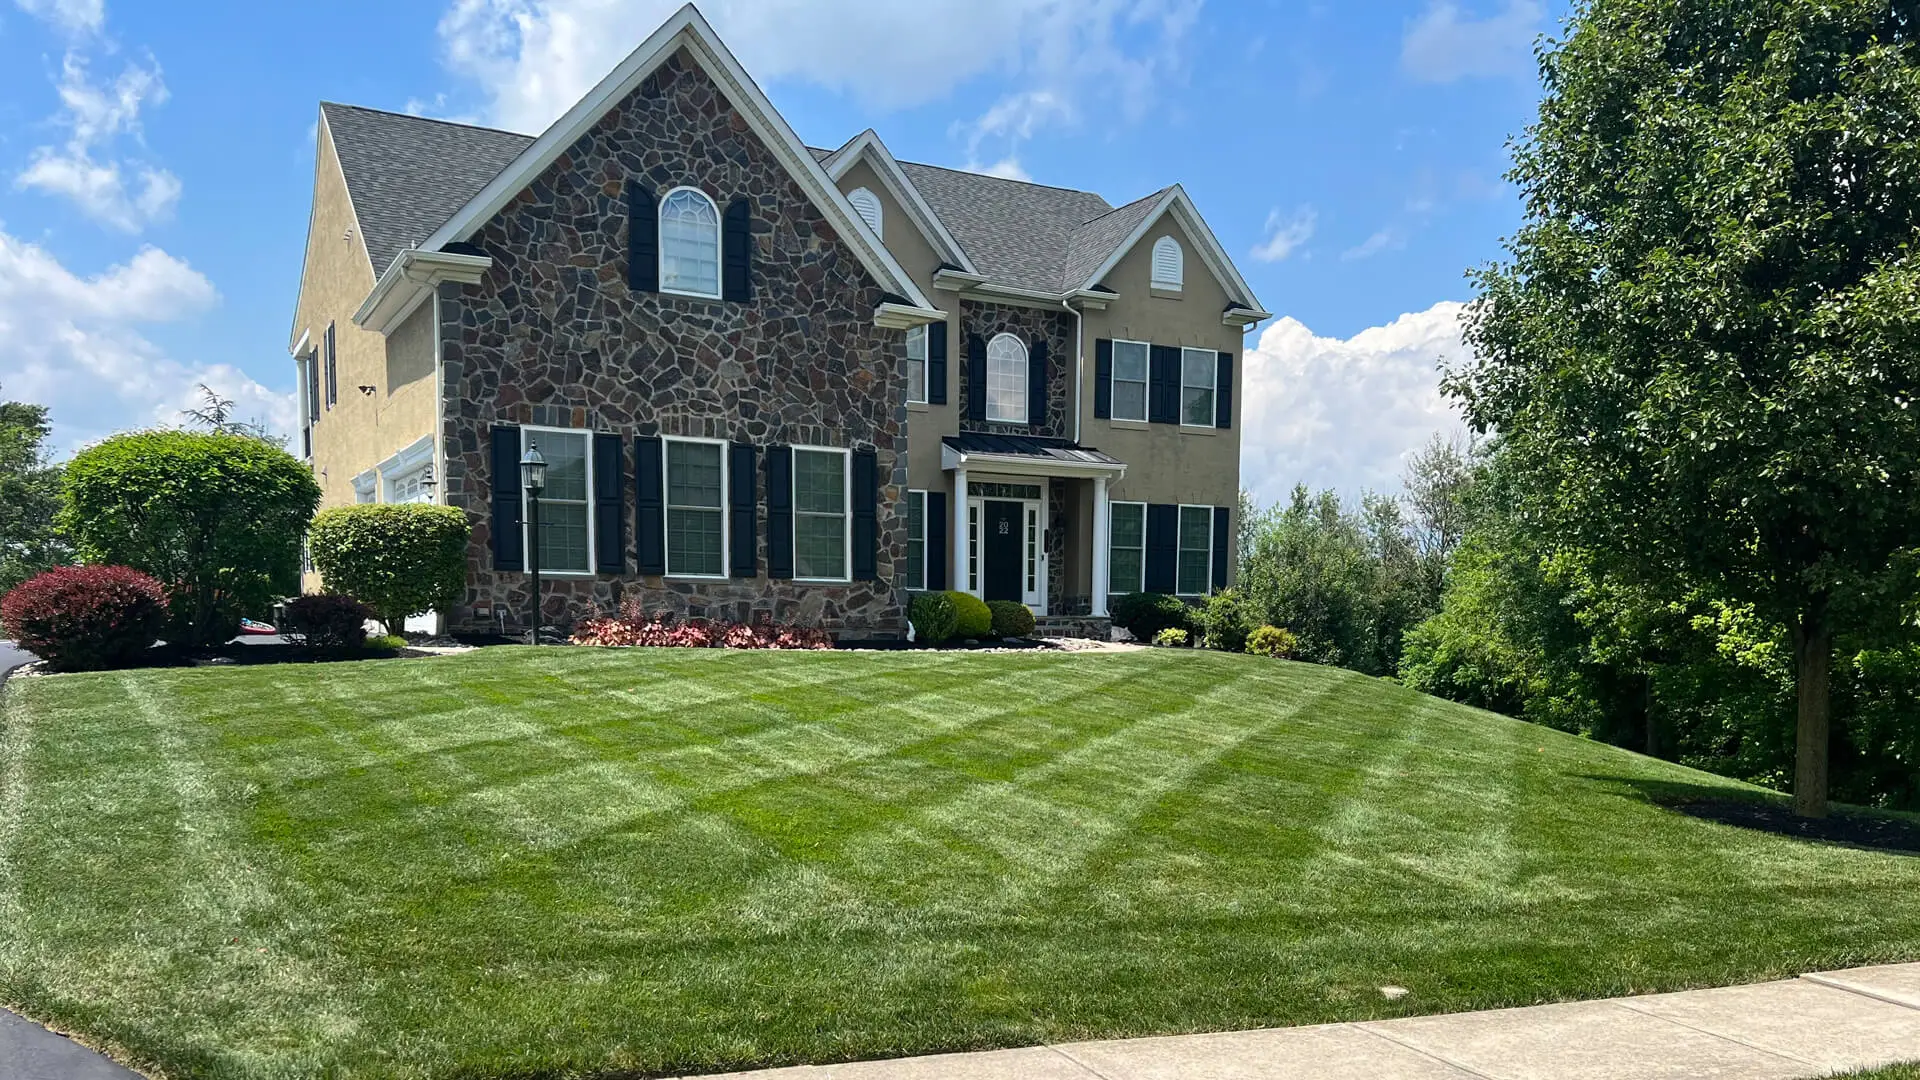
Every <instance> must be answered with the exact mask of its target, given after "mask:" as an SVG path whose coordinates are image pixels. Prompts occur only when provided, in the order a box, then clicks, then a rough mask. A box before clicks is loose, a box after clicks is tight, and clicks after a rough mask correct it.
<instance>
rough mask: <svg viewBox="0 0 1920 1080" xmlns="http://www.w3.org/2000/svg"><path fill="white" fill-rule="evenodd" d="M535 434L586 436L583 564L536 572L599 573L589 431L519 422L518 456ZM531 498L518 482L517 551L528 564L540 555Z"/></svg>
mask: <svg viewBox="0 0 1920 1080" xmlns="http://www.w3.org/2000/svg"><path fill="white" fill-rule="evenodd" d="M537 435H580V436H584V437H585V438H586V440H587V453H586V461H587V568H586V569H585V570H552V569H549V568H547V567H545V566H542V567H541V568H540V576H541V577H570V578H590V577H595V576H597V575H598V574H599V569H598V568H597V567H596V566H595V565H594V563H595V560H596V557H597V555H598V553H599V551H600V548H599V543H598V539H597V538H596V537H595V536H594V525H595V523H596V522H595V519H596V518H597V517H598V516H599V515H598V514H597V513H595V511H596V510H597V509H598V507H596V506H595V505H594V486H593V432H592V431H590V430H588V429H586V428H561V427H535V426H534V425H531V424H525V425H522V426H521V428H520V456H521V457H525V456H526V455H527V440H528V437H529V436H537ZM514 467H515V468H518V467H519V465H518V463H516V464H515V466H514ZM663 494H664V493H663ZM532 501H533V500H532V499H530V498H529V497H528V496H527V487H526V485H525V484H524V483H523V484H521V485H520V550H521V552H523V553H524V554H523V558H524V559H525V560H527V562H526V563H525V564H523V565H531V564H532V562H533V561H534V560H537V559H539V557H540V549H539V548H537V547H535V546H534V545H535V544H536V543H538V540H537V538H536V537H535V536H534V535H533V522H532V521H531V520H529V518H530V517H531V515H530V514H529V513H528V509H529V507H530V506H531V504H532ZM540 501H541V502H546V501H548V500H547V498H546V497H545V496H544V495H543V496H542V497H541V499H540Z"/></svg>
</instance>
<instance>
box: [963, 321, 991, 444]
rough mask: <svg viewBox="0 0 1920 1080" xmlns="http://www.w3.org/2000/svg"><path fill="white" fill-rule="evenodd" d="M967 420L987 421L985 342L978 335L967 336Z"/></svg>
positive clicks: (977, 422)
mask: <svg viewBox="0 0 1920 1080" xmlns="http://www.w3.org/2000/svg"><path fill="white" fill-rule="evenodd" d="M967 419H969V420H971V421H973V422H974V423H976V424H984V423H986V421H987V342H986V339H985V338H982V337H981V336H980V335H979V334H968V335H967Z"/></svg>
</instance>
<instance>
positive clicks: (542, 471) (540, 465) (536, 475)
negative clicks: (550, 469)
mask: <svg viewBox="0 0 1920 1080" xmlns="http://www.w3.org/2000/svg"><path fill="white" fill-rule="evenodd" d="M520 479H521V482H522V483H523V484H525V485H526V489H527V490H528V491H530V492H532V493H534V494H535V495H538V494H540V493H541V492H542V491H544V490H546V487H547V459H546V458H543V457H541V456H540V445H539V444H538V443H528V444H527V456H525V457H523V458H521V459H520Z"/></svg>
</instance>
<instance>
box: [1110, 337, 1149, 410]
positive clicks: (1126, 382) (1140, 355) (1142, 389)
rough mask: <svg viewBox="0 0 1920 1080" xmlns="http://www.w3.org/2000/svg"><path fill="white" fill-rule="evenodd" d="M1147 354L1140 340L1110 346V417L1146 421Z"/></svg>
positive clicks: (1146, 348)
mask: <svg viewBox="0 0 1920 1080" xmlns="http://www.w3.org/2000/svg"><path fill="white" fill-rule="evenodd" d="M1150 351H1151V346H1149V345H1148V344H1147V343H1146V342H1144V341H1116V342H1114V343H1113V418H1114V419H1115V420H1139V421H1142V422H1145V421H1146V419H1147V363H1148V354H1149V353H1150Z"/></svg>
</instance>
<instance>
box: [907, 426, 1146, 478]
mask: <svg viewBox="0 0 1920 1080" xmlns="http://www.w3.org/2000/svg"><path fill="white" fill-rule="evenodd" d="M940 467H941V468H942V469H979V470H981V471H991V472H1004V473H1015V474H1020V475H1029V476H1080V477H1095V476H1104V477H1107V478H1109V479H1115V480H1117V479H1119V478H1120V477H1121V476H1123V475H1125V473H1126V471H1127V465H1126V462H1123V461H1121V460H1120V459H1119V458H1116V457H1114V456H1113V455H1111V454H1106V453H1102V452H1101V451H1099V450H1095V449H1093V448H1092V447H1086V446H1081V445H1079V444H1078V443H1075V442H1072V441H1070V440H1067V439H1055V438H1047V437H1045V436H1040V435H995V434H991V433H988V432H983V431H963V432H961V433H960V434H958V435H948V436H945V437H944V438H942V439H941V440H940Z"/></svg>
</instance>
